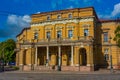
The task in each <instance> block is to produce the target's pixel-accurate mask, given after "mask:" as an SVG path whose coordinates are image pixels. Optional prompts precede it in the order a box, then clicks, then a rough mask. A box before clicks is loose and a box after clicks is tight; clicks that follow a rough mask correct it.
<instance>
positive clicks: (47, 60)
mask: <svg viewBox="0 0 120 80" xmlns="http://www.w3.org/2000/svg"><path fill="white" fill-rule="evenodd" d="M48 62H49V46H47V59H46V66H48Z"/></svg>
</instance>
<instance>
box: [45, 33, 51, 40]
mask: <svg viewBox="0 0 120 80" xmlns="http://www.w3.org/2000/svg"><path fill="white" fill-rule="evenodd" d="M50 37H51V35H50V31H49V32H47V33H46V38H47V39H50Z"/></svg>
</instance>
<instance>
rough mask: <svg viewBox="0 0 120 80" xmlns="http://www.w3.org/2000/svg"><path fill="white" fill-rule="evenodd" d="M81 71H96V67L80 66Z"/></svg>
mask: <svg viewBox="0 0 120 80" xmlns="http://www.w3.org/2000/svg"><path fill="white" fill-rule="evenodd" d="M80 71H94V66H80Z"/></svg>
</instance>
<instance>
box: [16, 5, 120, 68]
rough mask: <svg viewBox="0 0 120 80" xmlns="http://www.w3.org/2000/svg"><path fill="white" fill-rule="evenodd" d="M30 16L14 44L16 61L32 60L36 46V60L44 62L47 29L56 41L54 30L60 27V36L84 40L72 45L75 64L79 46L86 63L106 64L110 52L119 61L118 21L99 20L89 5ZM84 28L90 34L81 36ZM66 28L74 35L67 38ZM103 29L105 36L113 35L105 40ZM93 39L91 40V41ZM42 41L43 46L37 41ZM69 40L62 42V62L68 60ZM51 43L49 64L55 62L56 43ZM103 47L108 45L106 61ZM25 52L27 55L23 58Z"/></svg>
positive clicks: (25, 61) (63, 38) (77, 63)
mask: <svg viewBox="0 0 120 80" xmlns="http://www.w3.org/2000/svg"><path fill="white" fill-rule="evenodd" d="M69 14H71V15H72V18H69V17H68V16H69ZM58 15H60V16H61V18H60V19H57V17H58ZM48 17H49V18H50V19H49V20H47V18H48ZM31 18H32V22H31V26H30V28H29V29H24V30H23V31H22V33H20V34H19V35H18V36H17V43H16V45H17V48H20V51H19V52H18V53H17V54H16V55H17V56H19V60H18V57H16V61H17V63H18V64H17V65H20V64H25V65H31V64H35V54H36V50H35V49H36V47H37V48H38V50H37V53H38V55H37V64H38V65H44V64H46V56H47V55H46V45H45V44H46V43H45V42H47V41H48V39H47V37H46V36H47V34H46V33H47V32H50V33H51V37H50V41H57V40H58V39H57V31H59V30H61V31H62V37H61V38H62V40H66V41H67V40H71V41H77V40H79V39H80V40H82V41H81V42H82V43H83V44H84V45H83V46H82V47H81V45H77V44H76V45H75V46H74V54H73V63H74V65H75V66H78V65H79V64H80V65H82V55H80V49H81V48H85V50H86V53H87V54H86V55H87V66H89V65H92V64H93V65H99V66H104V65H106V64H107V65H108V66H109V65H110V54H112V62H113V65H115V66H116V65H118V64H119V48H118V47H117V46H116V42H115V41H114V40H113V38H114V31H115V29H116V27H117V24H116V22H114V21H112V22H111V21H110V22H100V21H99V20H98V18H97V16H96V13H95V11H94V9H93V8H91V7H90V8H80V9H70V10H61V11H53V12H46V13H40V14H33V15H32V16H31ZM84 29H88V33H89V35H88V36H87V37H85V36H84ZM68 30H73V37H72V38H70V39H69V38H68ZM36 32H37V33H38V39H34V36H35V35H34V34H35V33H36ZM103 32H108V37H112V39H111V40H110V39H109V40H108V42H104V41H103V39H104V37H103ZM84 40H86V41H84ZM87 40H88V41H87ZM93 40H94V42H93V44H91V43H92V41H93ZM41 41H43V44H42V45H43V46H40V45H39V42H41ZM37 43H38V45H37ZM44 43H45V44H44ZM71 44H72V43H71ZM71 44H70V45H69V46H65V45H64V44H63V45H62V47H61V51H62V52H61V53H62V65H63V66H67V65H70V64H71V61H70V60H69V55H68V52H69V51H70V48H71ZM79 44H80V43H79ZM110 44H112V46H110ZM20 45H21V46H20ZM50 45H51V46H50V47H49V51H50V54H51V56H50V59H51V60H50V61H49V65H57V64H58V60H57V58H58V55H57V54H58V46H56V45H55V46H54V45H52V44H50ZM26 47H27V48H26ZM106 48H107V49H108V54H109V59H108V60H107V61H105V60H104V57H105V56H104V55H105V52H104V50H105V49H106ZM25 56H26V58H24V57H25ZM41 56H42V57H41ZM23 60H24V61H23ZM23 62H24V63H23Z"/></svg>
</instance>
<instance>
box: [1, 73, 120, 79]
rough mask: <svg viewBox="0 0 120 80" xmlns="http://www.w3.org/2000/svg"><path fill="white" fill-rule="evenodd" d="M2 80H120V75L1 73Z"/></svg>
mask: <svg viewBox="0 0 120 80" xmlns="http://www.w3.org/2000/svg"><path fill="white" fill-rule="evenodd" d="M0 80H120V74H111V73H108V74H79V73H77V74H76V73H59V72H58V73H50V72H49V73H14V72H13V73H12V72H10V73H0Z"/></svg>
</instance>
